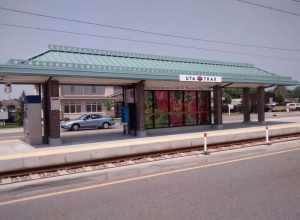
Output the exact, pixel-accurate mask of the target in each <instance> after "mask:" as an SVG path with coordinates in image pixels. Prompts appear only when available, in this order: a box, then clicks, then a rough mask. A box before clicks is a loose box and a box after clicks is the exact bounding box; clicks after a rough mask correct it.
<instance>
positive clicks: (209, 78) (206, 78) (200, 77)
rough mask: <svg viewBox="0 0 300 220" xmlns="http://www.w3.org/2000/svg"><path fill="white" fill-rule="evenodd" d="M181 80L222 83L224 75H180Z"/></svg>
mask: <svg viewBox="0 0 300 220" xmlns="http://www.w3.org/2000/svg"><path fill="white" fill-rule="evenodd" d="M179 81H184V82H208V83H220V82H222V81H223V80H222V77H220V76H203V75H182V74H181V75H179Z"/></svg>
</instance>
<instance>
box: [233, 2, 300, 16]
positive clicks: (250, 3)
mask: <svg viewBox="0 0 300 220" xmlns="http://www.w3.org/2000/svg"><path fill="white" fill-rule="evenodd" d="M235 1H237V2H240V3H244V4H248V5H252V6H256V7H261V8H265V9H268V10H272V11H277V12H280V13H284V14H289V15H294V16H298V17H300V14H299V13H297V12H292V11H288V10H284V9H280V8H274V7H272V6H269V5H263V4H259V3H255V2H250V1H247V0H235ZM296 2H300V1H296Z"/></svg>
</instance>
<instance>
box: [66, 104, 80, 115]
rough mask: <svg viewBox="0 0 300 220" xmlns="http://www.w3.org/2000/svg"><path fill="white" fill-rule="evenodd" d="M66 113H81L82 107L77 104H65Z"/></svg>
mask: <svg viewBox="0 0 300 220" xmlns="http://www.w3.org/2000/svg"><path fill="white" fill-rule="evenodd" d="M64 113H81V105H80V104H76V103H68V104H65V105H64Z"/></svg>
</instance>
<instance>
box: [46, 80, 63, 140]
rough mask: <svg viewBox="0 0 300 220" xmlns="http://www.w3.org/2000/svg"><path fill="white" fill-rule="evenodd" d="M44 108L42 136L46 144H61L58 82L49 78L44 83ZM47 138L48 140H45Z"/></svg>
mask: <svg viewBox="0 0 300 220" xmlns="http://www.w3.org/2000/svg"><path fill="white" fill-rule="evenodd" d="M44 85H45V90H44V91H45V93H44V99H45V103H44V104H45V106H46V108H44V123H45V125H44V131H45V132H44V136H45V139H46V141H47V142H48V144H50V145H57V144H61V139H60V110H59V107H60V106H59V105H58V106H57V104H58V103H59V101H58V98H59V82H58V81H57V80H52V79H49V80H48V81H47V82H46V83H45V84H44ZM47 139H48V140H47Z"/></svg>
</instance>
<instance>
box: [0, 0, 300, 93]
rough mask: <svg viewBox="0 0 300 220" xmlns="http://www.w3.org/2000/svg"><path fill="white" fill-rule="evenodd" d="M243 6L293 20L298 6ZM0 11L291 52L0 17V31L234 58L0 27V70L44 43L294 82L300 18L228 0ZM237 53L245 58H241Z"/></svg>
mask: <svg viewBox="0 0 300 220" xmlns="http://www.w3.org/2000/svg"><path fill="white" fill-rule="evenodd" d="M251 1H252V2H255V3H260V4H265V5H268V6H272V7H276V8H281V9H284V10H288V11H291V12H295V13H299V14H300V3H299V2H298V3H297V2H296V1H293V0H251ZM0 7H7V8H13V9H19V10H27V11H32V12H37V13H42V14H47V15H53V16H62V17H67V18H73V19H79V20H88V21H92V22H95V23H102V24H109V25H116V26H125V27H131V28H137V29H144V30H147V31H153V32H162V33H169V34H176V35H183V36H188V37H194V38H203V39H209V40H214V41H230V42H235V43H240V44H258V45H264V46H268V47H277V48H289V49H296V50H297V49H298V50H299V51H280V50H268V49H261V48H246V47H239V46H233V45H224V44H216V43H211V42H202V41H193V40H183V39H174V38H168V37H161V36H154V35H148V34H142V33H136V32H129V31H122V30H116V29H110V28H102V27H99V26H93V25H87V24H78V23H72V22H66V21H58V20H54V19H49V18H41V17H36V16H30V15H22V14H18V13H13V12H8V11H3V10H0V24H1V23H6V24H18V25H31V26H38V27H43V28H55V29H62V30H66V31H76V32H83V33H89V34H98V35H111V36H115V37H124V38H132V39H137V40H148V41H158V42H167V43H172V44H181V45H182V44H184V45H189V46H193V47H198V48H208V49H217V50H226V51H233V52H237V53H238V54H233V53H221V52H216V51H205V50H199V49H197V50H196V49H192V48H189V49H187V48H177V47H171V46H167V45H151V44H144V43H134V42H127V41H121V40H112V39H100V38H93V37H87V36H74V35H69V34H63V33H55V32H42V31H37V30H25V29H19V28H12V27H4V26H1V25H0V63H5V62H7V60H8V59H10V58H20V59H26V58H29V57H32V56H34V55H36V54H38V53H41V52H43V51H45V50H47V46H48V45H49V44H59V45H68V46H75V47H85V48H97V49H109V50H118V51H128V52H139V53H148V54H157V55H170V56H180V57H192V58H201V59H211V60H219V61H231V62H243V63H252V64H254V65H256V66H257V67H259V68H262V69H265V70H267V71H270V72H274V73H278V74H280V75H284V76H291V77H293V78H294V79H297V80H300V73H299V70H300V45H299V36H300V16H294V15H289V14H284V13H279V12H276V11H271V10H268V9H265V8H259V7H254V6H250V5H247V4H243V3H241V2H238V1H236V0H185V1H179V0H126V1H124V0H123V1H122V0H110V1H102V0H86V1H82V0H51V1H50V0H43V1H39V0H26V1H24V0H0ZM239 53H247V54H248V55H242V54H239ZM24 88H25V87H20V86H17V87H14V88H13V93H12V94H10V97H18V96H19V95H20V93H21V91H22V90H23V89H24ZM25 90H26V92H27V93H31V87H30V86H27V87H26V88H25ZM3 98H9V97H8V96H7V95H6V94H4V90H3V87H0V99H3Z"/></svg>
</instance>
